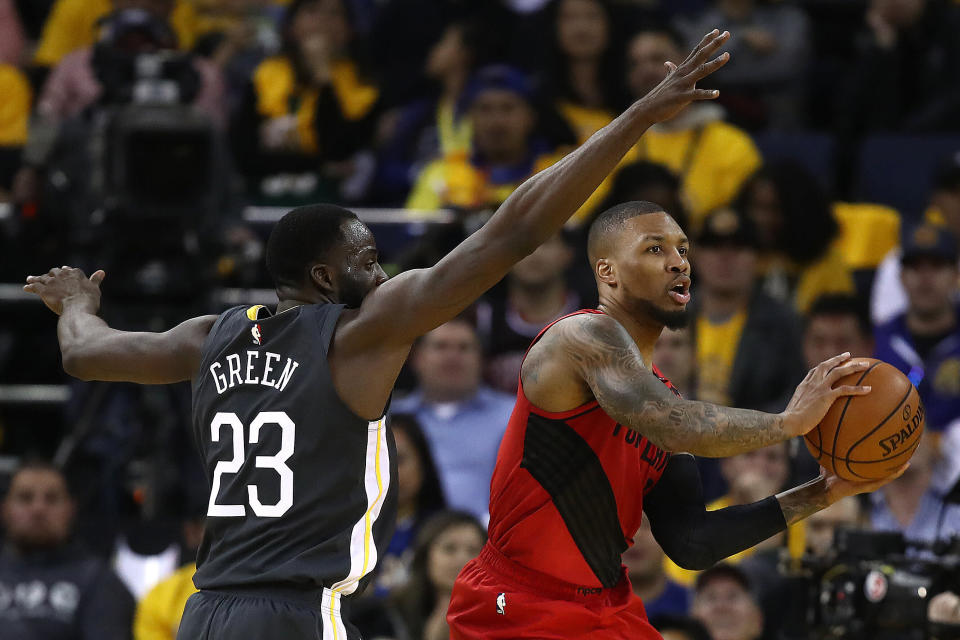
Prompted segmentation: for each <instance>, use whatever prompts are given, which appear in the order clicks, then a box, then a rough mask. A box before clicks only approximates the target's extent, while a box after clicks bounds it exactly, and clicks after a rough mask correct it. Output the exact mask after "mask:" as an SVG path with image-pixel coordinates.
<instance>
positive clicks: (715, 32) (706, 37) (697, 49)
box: [681, 29, 720, 64]
mask: <svg viewBox="0 0 960 640" xmlns="http://www.w3.org/2000/svg"><path fill="white" fill-rule="evenodd" d="M718 35H720V30H719V29H714V30H713V31H711V32H710V33H708V34H706V35H704V36H703V37H702V38H700V42H699V44H697V46H695V47H694V48H693V51H691V52H690V53H689V54H688V55H687V57H686V58H684V59H683V62H688V61H689V60H692V59H693V57H694V56H695V55H697V53H699V52H700V50H701V49H703V48H704V47H705V46H707V43H708V42H710V41H711V40H713V39H714V38H716V37H717V36H718ZM681 64H683V63H681Z"/></svg>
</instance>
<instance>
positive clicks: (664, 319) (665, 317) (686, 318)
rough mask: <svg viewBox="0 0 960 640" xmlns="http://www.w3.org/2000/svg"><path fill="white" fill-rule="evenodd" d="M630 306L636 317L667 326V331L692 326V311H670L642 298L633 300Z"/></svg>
mask: <svg viewBox="0 0 960 640" xmlns="http://www.w3.org/2000/svg"><path fill="white" fill-rule="evenodd" d="M630 306H631V307H632V309H631V311H632V312H633V315H634V316H635V317H637V316H646V317H647V318H650V319H651V320H653V321H654V322H656V323H657V324H661V325H663V326H665V327H666V328H667V329H673V330H677V329H683V328H685V327H686V326H687V325H688V324H690V311H689V310H687V309H685V308H684V309H679V310H677V311H668V310H666V309H664V308H663V307H658V306H657V305H655V304H653V303H652V302H650V301H649V300H644V299H642V298H637V299H635V300H633V301H632V304H631V305H630Z"/></svg>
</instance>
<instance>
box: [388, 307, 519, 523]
mask: <svg viewBox="0 0 960 640" xmlns="http://www.w3.org/2000/svg"><path fill="white" fill-rule="evenodd" d="M412 365H413V370H414V373H415V374H416V377H417V383H418V386H417V388H416V389H415V390H414V391H413V393H412V394H410V395H409V396H408V397H406V398H402V399H400V400H397V401H395V402H394V403H393V406H392V411H393V412H399V413H411V414H413V415H414V416H416V418H417V421H418V422H419V423H420V425H421V426H422V427H423V432H424V434H426V436H427V441H428V442H429V443H430V449H431V452H432V454H433V458H434V460H435V462H436V464H437V471H438V472H439V474H440V484H441V485H442V487H443V493H444V495H445V496H446V499H447V505H448V506H449V507H450V508H452V509H462V510H464V511H467V512H468V513H471V514H473V515H474V516H476V517H477V518H478V519H479V520H480V521H481V522H484V523H485V522H486V521H487V519H488V513H487V511H488V509H489V502H490V478H491V476H492V475H493V467H494V465H495V464H496V461H497V450H498V449H499V448H500V439H501V438H502V437H503V432H504V431H505V430H506V428H507V422H508V421H509V420H510V413H511V412H512V411H513V403H514V398H513V397H512V396H509V395H507V394H505V393H500V392H497V391H493V390H492V389H489V388H487V387H484V386H482V384H481V371H482V356H481V349H480V340H479V338H478V337H477V332H476V329H474V327H473V325H472V324H470V322H469V321H468V320H467V319H466V317H460V318H457V319H454V320H451V321H450V322H448V323H446V324H444V325H441V326H439V327H437V328H436V329H434V330H433V331H431V332H430V333H428V334H427V335H425V336H424V337H423V338H422V339H421V341H420V342H419V343H418V344H417V346H416V347H415V348H414V352H413V357H412Z"/></svg>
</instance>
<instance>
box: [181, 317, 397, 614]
mask: <svg viewBox="0 0 960 640" xmlns="http://www.w3.org/2000/svg"><path fill="white" fill-rule="evenodd" d="M342 310H343V306H342V305H333V304H319V305H303V306H299V307H295V308H293V309H290V310H288V311H285V312H283V313H280V314H276V315H272V314H271V313H270V312H269V310H268V309H267V308H266V307H263V306H260V305H258V306H254V307H249V308H247V307H234V308H232V309H229V310H227V311H225V312H224V313H223V314H222V315H221V316H220V317H219V318H218V319H217V321H216V323H215V324H214V326H213V328H212V330H211V331H210V335H209V336H208V337H207V340H206V342H205V343H204V346H203V356H202V363H201V367H200V371H199V373H198V374H197V378H196V380H195V382H194V385H193V429H194V436H195V437H196V439H197V443H198V445H199V448H200V451H201V455H202V457H203V461H204V466H205V469H206V473H207V478H208V479H209V482H210V488H211V491H210V501H209V505H208V510H207V520H206V530H205V533H204V537H203V543H202V545H201V547H200V551H199V555H198V557H197V573H196V575H195V576H194V583H195V584H196V586H197V587H198V588H200V589H216V588H228V587H230V586H232V585H271V584H275V585H283V586H285V587H291V586H294V587H296V586H303V587H304V588H308V589H309V588H318V589H323V594H324V597H325V598H326V597H329V602H325V603H324V604H325V605H326V606H328V607H330V609H331V611H336V612H339V602H340V598H342V597H348V596H351V595H353V594H356V593H359V592H360V591H362V589H363V587H364V586H365V585H366V582H367V581H368V580H369V577H370V574H371V572H372V571H373V569H374V567H375V566H376V564H377V560H378V557H379V556H380V554H382V553H383V551H384V550H385V549H386V547H387V544H388V543H389V541H390V536H391V535H392V534H393V526H394V521H395V519H396V486H395V485H396V483H395V482H394V478H395V477H396V455H395V446H394V443H393V437H392V435H391V434H390V432H389V430H388V428H387V425H386V419H385V418H382V419H380V420H378V421H374V422H368V421H367V420H364V419H362V418H360V417H358V416H356V415H355V414H354V413H353V412H352V411H351V410H350V409H348V408H347V407H346V405H344V404H343V402H342V401H341V400H340V397H339V396H338V395H337V392H336V390H335V389H334V386H333V381H332V379H331V375H330V367H329V364H328V362H327V352H328V350H329V347H330V343H331V340H332V338H333V334H334V329H335V327H336V324H337V318H338V317H339V316H340V313H341V312H342ZM355 384H358V385H362V384H364V381H363V380H356V381H355Z"/></svg>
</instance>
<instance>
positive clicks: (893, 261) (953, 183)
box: [870, 151, 960, 325]
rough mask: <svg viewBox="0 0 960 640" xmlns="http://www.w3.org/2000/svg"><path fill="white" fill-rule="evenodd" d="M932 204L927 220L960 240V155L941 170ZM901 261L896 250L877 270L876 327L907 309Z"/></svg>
mask: <svg viewBox="0 0 960 640" xmlns="http://www.w3.org/2000/svg"><path fill="white" fill-rule="evenodd" d="M929 204H930V207H929V208H928V210H927V212H926V216H925V219H926V220H927V221H928V222H930V223H932V224H937V225H942V226H944V227H945V228H946V229H948V230H949V231H950V232H951V233H952V234H953V237H954V238H960V151H957V152H956V153H954V154H953V155H952V156H951V157H949V158H947V159H946V160H945V161H944V162H943V164H942V165H941V166H940V167H939V168H938V170H937V172H936V174H935V175H934V179H933V187H932V190H931V192H930V201H929ZM900 257H901V251H900V248H899V247H896V248H895V249H893V250H891V251H889V252H888V253H887V255H886V256H885V257H884V259H883V262H881V263H880V265H879V266H878V267H877V273H876V277H875V278H874V282H873V292H872V294H871V296H870V317H871V319H872V320H873V323H874V324H877V325H879V324H882V323H884V322H887V321H889V320H891V319H893V318H894V317H895V316H897V315H899V314H900V313H903V311H905V310H906V308H907V294H906V292H905V291H904V288H903V283H902V281H901V278H900Z"/></svg>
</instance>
